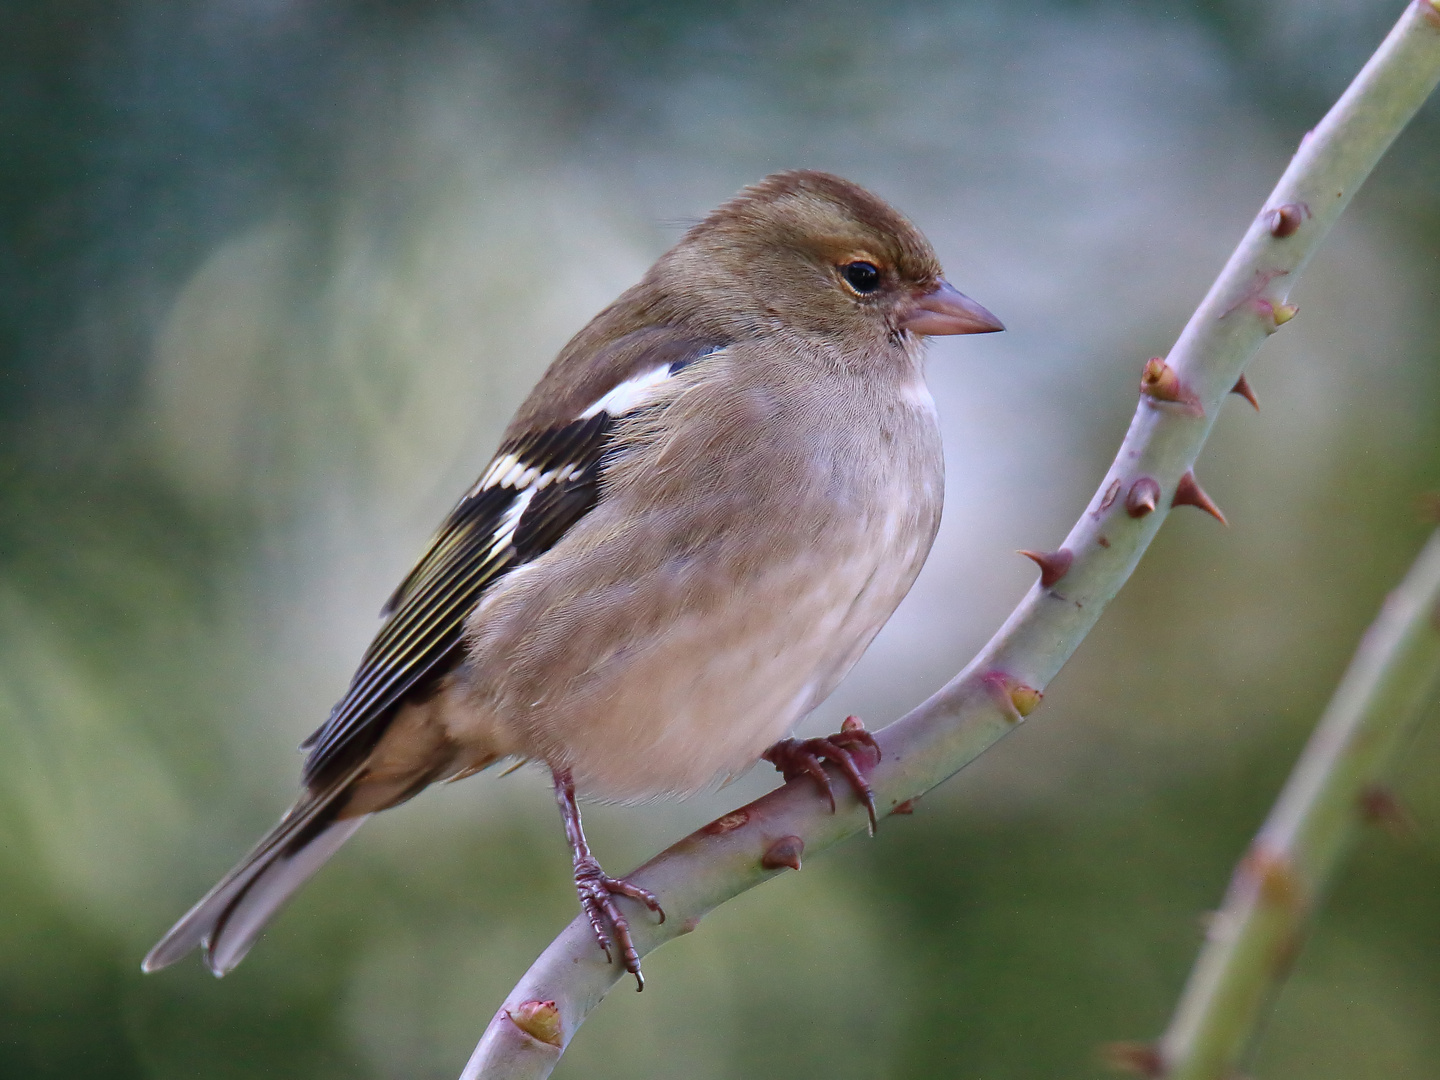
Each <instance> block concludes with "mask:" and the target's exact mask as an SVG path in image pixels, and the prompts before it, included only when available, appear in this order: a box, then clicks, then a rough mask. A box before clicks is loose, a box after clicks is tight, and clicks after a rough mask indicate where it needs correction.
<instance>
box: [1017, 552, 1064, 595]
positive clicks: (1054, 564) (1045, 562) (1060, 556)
mask: <svg viewBox="0 0 1440 1080" xmlns="http://www.w3.org/2000/svg"><path fill="white" fill-rule="evenodd" d="M1018 554H1021V555H1024V556H1025V557H1026V558H1027V559H1029V560H1030V561H1031V562H1033V563H1034V564H1035V565H1036V566H1038V567H1040V587H1041V588H1042V589H1048V588H1050V586H1051V585H1054V584H1055V583H1056V582H1057V581H1059V580H1060V579H1061V578H1063V577H1064V576H1065V574H1066V572H1067V571H1069V569H1070V564H1071V563H1073V562H1074V561H1075V554H1074V552H1072V551H1071V550H1070V549H1069V548H1063V547H1062V548H1061V549H1060V550H1059V551H1026V550H1024V549H1023V548H1022V549H1021V550H1020V551H1019V552H1018Z"/></svg>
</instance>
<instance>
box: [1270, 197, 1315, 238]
mask: <svg viewBox="0 0 1440 1080" xmlns="http://www.w3.org/2000/svg"><path fill="white" fill-rule="evenodd" d="M1309 216H1310V207H1309V206H1308V205H1306V204H1305V203H1286V204H1285V205H1284V206H1279V207H1276V208H1275V209H1274V210H1271V211H1270V215H1269V218H1270V235H1271V236H1274V237H1276V238H1278V239H1282V240H1283V239H1284V238H1285V237H1287V236H1293V235H1295V231H1296V230H1297V229H1299V228H1300V223H1301V222H1303V221H1304V220H1305V219H1306V218H1308V217H1309Z"/></svg>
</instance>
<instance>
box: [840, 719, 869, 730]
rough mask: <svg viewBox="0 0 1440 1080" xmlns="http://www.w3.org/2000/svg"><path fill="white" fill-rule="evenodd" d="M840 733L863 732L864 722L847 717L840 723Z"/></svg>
mask: <svg viewBox="0 0 1440 1080" xmlns="http://www.w3.org/2000/svg"><path fill="white" fill-rule="evenodd" d="M840 730H841V731H864V730H865V721H864V720H861V719H860V718H859V717H858V716H847V717H845V719H844V720H842V721H841V722H840Z"/></svg>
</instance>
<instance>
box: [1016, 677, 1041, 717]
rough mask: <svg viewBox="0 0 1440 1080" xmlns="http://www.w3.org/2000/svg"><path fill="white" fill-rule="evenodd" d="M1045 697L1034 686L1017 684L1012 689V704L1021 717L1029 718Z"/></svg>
mask: <svg viewBox="0 0 1440 1080" xmlns="http://www.w3.org/2000/svg"><path fill="white" fill-rule="evenodd" d="M1044 696H1045V695H1044V694H1042V693H1041V692H1040V691H1039V690H1036V689H1035V688H1034V687H1033V686H1026V685H1025V684H1024V683H1016V684H1015V685H1014V686H1012V687H1011V688H1010V703H1011V704H1012V705H1014V706H1015V711H1016V712H1018V713H1019V714H1020V715H1021V716H1029V715H1030V714H1031V713H1032V712H1034V711H1035V710H1036V709H1037V708H1038V707H1039V705H1040V699H1041V698H1043V697H1044Z"/></svg>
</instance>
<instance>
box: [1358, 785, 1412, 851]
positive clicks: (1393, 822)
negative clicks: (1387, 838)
mask: <svg viewBox="0 0 1440 1080" xmlns="http://www.w3.org/2000/svg"><path fill="white" fill-rule="evenodd" d="M1359 802H1360V816H1361V817H1363V818H1364V819H1365V821H1366V822H1367V823H1368V824H1371V825H1379V826H1380V827H1381V828H1382V829H1384V830H1385V831H1386V832H1388V833H1390V834H1391V835H1393V836H1399V837H1402V838H1404V839H1407V840H1408V839H1410V838H1412V837H1414V835H1415V832H1416V828H1415V819H1414V818H1413V817H1412V816H1411V815H1410V811H1408V810H1406V809H1405V807H1404V805H1403V804H1402V803H1401V802H1400V800H1399V799H1398V798H1396V797H1395V793H1394V792H1393V791H1391V790H1390V789H1389V788H1387V787H1385V786H1383V785H1381V784H1371V785H1370V786H1369V787H1367V788H1365V789H1364V790H1363V791H1361V792H1360V799H1359Z"/></svg>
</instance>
